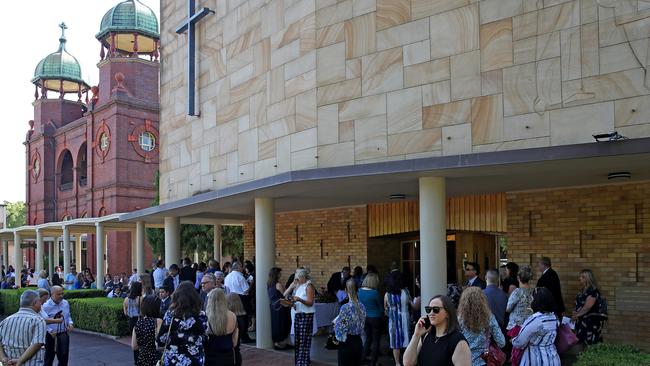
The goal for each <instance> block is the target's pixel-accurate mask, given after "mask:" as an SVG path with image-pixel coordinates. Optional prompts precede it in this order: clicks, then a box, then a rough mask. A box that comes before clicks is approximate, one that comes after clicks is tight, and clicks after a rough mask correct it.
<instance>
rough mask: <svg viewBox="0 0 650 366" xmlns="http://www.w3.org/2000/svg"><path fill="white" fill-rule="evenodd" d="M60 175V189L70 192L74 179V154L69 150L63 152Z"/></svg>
mask: <svg viewBox="0 0 650 366" xmlns="http://www.w3.org/2000/svg"><path fill="white" fill-rule="evenodd" d="M59 174H60V177H61V178H60V179H61V180H60V182H61V183H60V184H61V185H60V189H61V190H62V191H69V190H71V189H72V180H73V177H74V164H73V162H72V154H71V153H70V151H69V150H65V151H64V152H63V155H62V158H61V170H60V171H59Z"/></svg>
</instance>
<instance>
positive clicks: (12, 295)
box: [0, 287, 106, 315]
mask: <svg viewBox="0 0 650 366" xmlns="http://www.w3.org/2000/svg"><path fill="white" fill-rule="evenodd" d="M27 290H37V288H35V287H26V288H25V287H23V288H19V289H16V290H0V313H1V314H3V315H11V314H13V313H15V312H17V311H18V308H19V305H20V295H21V294H22V293H23V292H25V291H27ZM105 296H106V293H105V292H104V291H103V290H96V289H90V290H65V291H64V292H63V298H64V299H66V300H70V299H86V298H95V297H105Z"/></svg>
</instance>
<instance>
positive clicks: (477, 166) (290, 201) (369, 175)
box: [120, 138, 650, 224]
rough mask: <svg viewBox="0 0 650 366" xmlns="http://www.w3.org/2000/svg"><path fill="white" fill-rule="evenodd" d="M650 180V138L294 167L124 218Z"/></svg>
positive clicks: (239, 216) (219, 216) (240, 213)
mask: <svg viewBox="0 0 650 366" xmlns="http://www.w3.org/2000/svg"><path fill="white" fill-rule="evenodd" d="M620 171H629V172H630V173H631V175H632V177H631V179H630V180H629V181H642V180H650V138H641V139H630V140H619V141H612V142H594V143H585V144H576V145H564V146H552V147H544V148H533V149H523V150H508V151H495V152H486V153H474V154H466V155H460V156H442V157H430V158H422V159H411V160H400V161H390V162H382V163H372V164H361V165H354V166H343V167H333V168H319V169H310V170H301V171H292V172H287V173H283V174H279V175H275V176H272V177H268V178H263V179H259V180H255V181H251V182H247V183H243V184H240V185H236V186H231V187H227V188H222V189H218V190H215V191H211V192H207V193H203V194H199V195H196V196H193V197H190V198H186V199H180V200H176V201H173V202H169V203H165V204H162V205H160V206H155V207H149V208H146V209H142V210H138V211H134V212H129V213H126V214H123V215H121V216H120V221H121V222H135V221H145V222H147V223H152V224H153V223H161V222H162V221H163V218H164V217H165V216H174V217H181V218H182V220H207V221H214V220H223V221H226V222H227V221H237V220H240V221H241V220H250V219H252V218H253V217H254V199H255V198H256V197H268V198H274V199H275V201H274V210H275V211H276V212H283V211H297V210H312V209H322V208H330V207H342V206H352V205H364V204H368V203H375V202H386V201H388V200H389V198H388V197H389V196H390V195H391V194H404V195H406V198H407V199H416V198H417V196H418V178H419V177H423V176H437V177H446V178H447V184H446V186H447V196H462V195H474V194H485V193H497V192H512V191H521V190H533V189H547V188H559V187H570V186H583V185H594V184H606V183H612V181H609V180H608V177H607V175H608V174H609V173H612V172H620Z"/></svg>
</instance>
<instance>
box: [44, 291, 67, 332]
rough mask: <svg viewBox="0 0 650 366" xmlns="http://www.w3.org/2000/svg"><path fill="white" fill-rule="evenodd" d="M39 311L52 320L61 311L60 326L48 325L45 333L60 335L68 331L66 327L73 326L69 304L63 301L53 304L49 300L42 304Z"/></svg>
mask: <svg viewBox="0 0 650 366" xmlns="http://www.w3.org/2000/svg"><path fill="white" fill-rule="evenodd" d="M41 310H42V311H43V312H45V314H47V317H48V318H54V316H55V315H56V313H58V312H59V311H61V312H62V313H63V323H60V324H48V325H47V331H48V332H50V333H51V332H54V333H62V332H65V331H66V330H67V329H68V326H70V325H72V324H74V323H73V322H72V317H70V304H68V302H67V301H66V300H65V299H63V300H61V302H60V303H58V304H57V303H55V302H54V301H52V299H49V300H47V301H46V302H45V304H43V306H42V307H41Z"/></svg>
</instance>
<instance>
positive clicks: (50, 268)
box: [47, 241, 54, 278]
mask: <svg viewBox="0 0 650 366" xmlns="http://www.w3.org/2000/svg"><path fill="white" fill-rule="evenodd" d="M53 273H54V242H53V241H51V242H48V246H47V274H48V275H49V276H50V278H52V274H53Z"/></svg>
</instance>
